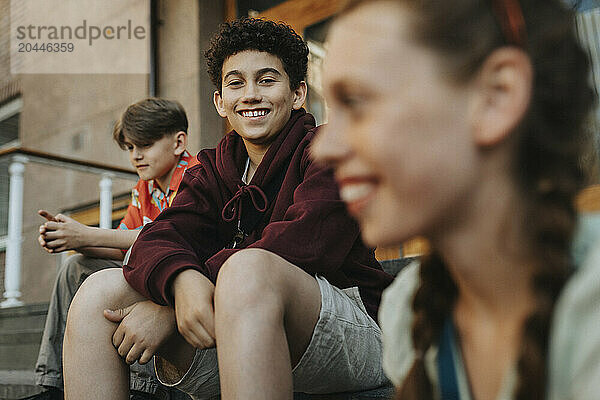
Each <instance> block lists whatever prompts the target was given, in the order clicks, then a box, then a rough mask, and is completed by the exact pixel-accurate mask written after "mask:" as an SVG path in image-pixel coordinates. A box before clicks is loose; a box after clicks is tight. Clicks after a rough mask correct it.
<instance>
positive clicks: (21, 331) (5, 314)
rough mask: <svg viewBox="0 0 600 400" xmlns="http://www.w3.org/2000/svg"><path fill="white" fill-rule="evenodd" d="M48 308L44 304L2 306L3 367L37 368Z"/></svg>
mask: <svg viewBox="0 0 600 400" xmlns="http://www.w3.org/2000/svg"><path fill="white" fill-rule="evenodd" d="M47 308H48V304H47V303H41V304H30V305H26V306H21V307H14V308H4V309H0V370H4V371H9V370H17V371H23V370H26V371H32V370H34V367H35V362H36V360H37V354H38V351H39V347H40V341H41V339H42V332H43V330H44V323H45V321H46V310H47ZM1 382H2V381H0V383H1Z"/></svg>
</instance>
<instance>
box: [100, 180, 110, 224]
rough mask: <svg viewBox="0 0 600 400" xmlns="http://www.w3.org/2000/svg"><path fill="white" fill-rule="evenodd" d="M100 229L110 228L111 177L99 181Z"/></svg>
mask: <svg viewBox="0 0 600 400" xmlns="http://www.w3.org/2000/svg"><path fill="white" fill-rule="evenodd" d="M100 228H104V229H110V228H112V175H111V174H102V179H100Z"/></svg>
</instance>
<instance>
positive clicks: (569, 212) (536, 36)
mask: <svg viewBox="0 0 600 400" xmlns="http://www.w3.org/2000/svg"><path fill="white" fill-rule="evenodd" d="M396 1H397V2H398V3H400V4H402V5H403V6H405V7H408V8H409V9H410V10H411V11H414V15H415V16H416V18H415V19H416V21H415V23H414V26H413V28H414V29H413V33H414V34H416V40H417V41H418V42H419V43H420V44H422V45H423V46H425V47H428V48H431V49H433V50H435V51H436V52H438V53H439V54H441V55H442V56H443V58H444V59H445V61H446V63H445V65H444V67H445V68H447V70H448V75H449V76H450V79H453V80H455V81H456V82H458V83H460V82H467V81H468V80H470V79H472V78H473V77H474V76H475V74H476V73H477V72H478V70H479V68H480V67H481V65H482V64H483V62H484V61H485V60H486V58H487V57H488V56H489V55H490V54H491V53H492V52H493V51H494V50H495V49H497V48H500V47H502V46H506V45H515V43H513V42H512V40H511V39H509V38H507V34H506V26H505V24H506V21H505V20H504V16H503V15H500V16H499V15H498V12H497V8H498V7H494V5H496V6H497V5H498V4H497V3H499V2H498V1H482V0H453V1H445V0H396ZM504 1H505V2H507V0H504ZM359 3H361V2H360V1H358V2H356V1H355V2H352V4H351V5H350V7H349V8H350V9H353V8H355V7H356V6H357V5H358V4H359ZM513 4H514V3H513ZM520 7H521V9H522V16H521V17H522V21H521V22H523V25H522V26H521V27H520V28H521V29H523V30H524V31H523V32H521V34H522V35H523V37H522V38H521V39H523V40H522V42H520V43H518V45H519V46H520V47H521V48H522V49H523V51H524V52H525V53H526V54H527V55H528V56H529V58H530V61H531V64H532V68H533V74H534V81H533V86H532V95H531V102H530V104H529V108H528V110H527V112H526V114H525V115H524V117H523V119H522V120H521V121H520V123H519V124H518V126H517V127H516V128H515V132H514V135H515V136H516V140H517V143H516V152H515V156H514V158H513V161H514V162H513V163H512V171H511V172H512V174H513V177H514V181H515V182H516V185H517V189H518V190H519V191H520V193H521V194H522V198H524V199H525V204H524V215H525V221H524V224H523V226H524V227H525V229H527V231H526V232H525V234H526V237H527V238H528V243H527V244H528V245H529V247H530V248H531V249H532V251H533V254H534V256H535V265H534V275H533V277H532V281H531V289H532V293H533V294H534V301H535V304H534V308H533V311H532V312H531V313H530V314H529V315H528V317H527V318H526V320H525V322H524V326H523V328H522V334H521V342H520V348H519V355H518V365H517V370H518V383H517V387H516V393H515V398H516V399H537V398H543V397H544V396H545V388H546V379H547V377H546V370H547V353H548V336H549V330H550V323H551V317H552V312H553V309H554V304H555V302H556V299H557V298H558V296H559V294H560V292H561V290H562V288H563V286H564V284H565V282H566V280H567V279H568V277H569V275H570V273H571V271H572V269H573V268H572V265H571V260H570V252H569V250H570V244H571V240H572V236H573V231H574V228H575V224H576V210H575V206H574V197H575V195H576V194H577V193H578V191H579V190H581V189H582V188H583V186H584V184H585V176H584V175H585V174H584V172H583V169H582V166H581V164H580V159H581V156H582V154H584V153H585V148H586V146H587V144H588V143H589V141H588V140H587V139H588V136H587V135H586V132H585V129H584V125H585V120H586V117H587V116H588V115H589V111H590V110H591V108H592V106H593V103H594V97H595V96H594V92H593V90H592V89H591V87H590V84H589V80H588V76H589V75H588V73H589V65H588V60H587V57H586V54H585V53H584V51H583V50H582V49H581V47H580V46H579V44H578V42H577V39H576V37H575V27H574V16H573V13H572V12H570V11H568V10H566V9H565V8H564V6H563V5H562V3H561V2H560V1H559V0H521V1H520ZM457 295H458V289H457V286H456V284H455V283H454V282H453V279H452V277H451V275H450V274H449V272H448V269H447V267H446V265H445V263H444V261H443V259H442V258H441V257H440V256H439V255H438V254H436V253H435V250H434V252H433V253H432V254H431V255H430V256H428V257H426V258H425V259H424V260H423V262H422V264H421V268H420V286H419V287H418V289H417V291H416V294H415V297H414V299H413V303H412V307H413V312H414V320H413V327H412V340H413V346H414V349H415V354H416V358H415V361H414V363H413V365H412V367H411V369H410V371H409V373H408V376H407V377H406V378H405V380H404V383H403V384H402V386H401V387H400V388H398V392H397V397H398V398H399V399H426V398H432V397H433V389H432V386H431V382H430V381H429V378H428V376H427V374H426V371H425V364H424V355H425V353H426V351H427V350H428V349H429V348H430V347H431V346H432V345H434V344H436V343H438V341H439V338H440V335H441V331H442V328H443V324H444V321H445V319H446V318H447V317H448V316H449V315H450V314H451V312H452V310H453V308H454V305H455V302H456V299H457Z"/></svg>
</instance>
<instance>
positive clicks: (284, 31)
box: [204, 18, 308, 91]
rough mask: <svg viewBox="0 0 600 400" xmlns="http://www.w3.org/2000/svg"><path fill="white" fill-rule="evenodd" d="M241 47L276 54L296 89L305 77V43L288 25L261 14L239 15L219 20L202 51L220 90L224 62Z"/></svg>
mask: <svg viewBox="0 0 600 400" xmlns="http://www.w3.org/2000/svg"><path fill="white" fill-rule="evenodd" d="M244 50H258V51H264V52H267V53H270V54H273V55H276V56H277V57H279V59H280V60H281V62H282V64H283V68H284V69H285V72H286V73H287V74H288V77H289V78H290V88H291V89H292V90H295V89H297V88H298V85H300V82H301V81H303V80H305V78H306V71H307V68H308V46H307V45H306V42H304V40H302V38H301V37H300V35H298V34H297V33H296V32H295V31H294V30H293V29H292V28H291V27H290V26H289V25H286V24H283V23H277V22H273V21H268V20H264V19H260V18H242V19H238V20H235V21H233V22H225V23H223V24H221V26H220V27H219V30H218V31H217V33H215V35H214V36H213V37H212V39H211V41H210V47H209V48H208V50H206V52H205V53H204V56H205V57H206V67H207V72H208V75H210V80H211V81H212V83H213V84H214V85H215V86H216V88H217V89H218V90H219V91H220V90H221V79H222V76H221V75H222V71H223V62H225V60H226V59H227V57H229V56H232V55H234V54H237V53H239V52H240V51H244Z"/></svg>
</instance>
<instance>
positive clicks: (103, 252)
mask: <svg viewBox="0 0 600 400" xmlns="http://www.w3.org/2000/svg"><path fill="white" fill-rule="evenodd" d="M187 129H188V121H187V116H186V114H185V110H184V109H183V107H182V106H181V105H180V104H179V103H178V102H176V101H169V100H164V99H158V98H150V99H145V100H142V101H140V102H138V103H135V104H132V105H130V106H129V107H128V108H127V110H126V111H125V112H124V113H123V115H122V116H121V118H120V119H119V121H117V123H116V124H115V128H114V130H113V138H114V139H115V141H116V142H117V143H118V144H119V146H120V147H121V148H122V149H123V150H128V152H129V160H130V162H131V165H132V166H133V167H134V168H135V169H136V171H137V173H138V175H139V177H140V180H139V181H138V182H137V184H136V186H135V187H134V188H133V190H132V198H131V203H130V204H129V206H128V208H127V213H126V215H125V217H124V218H123V219H122V220H121V222H120V224H119V227H118V229H102V228H95V227H90V226H86V225H83V224H81V223H79V222H77V221H75V220H74V219H72V218H69V217H67V216H64V215H61V214H58V215H56V216H53V215H51V214H50V213H48V212H47V211H45V210H40V211H39V214H40V215H41V216H42V217H44V218H46V219H47V220H48V222H46V223H45V224H43V225H42V226H40V236H39V238H38V241H39V243H40V245H41V246H42V247H43V248H44V249H45V250H46V251H48V252H49V253H60V252H63V251H67V250H75V251H77V252H78V253H79V254H75V255H73V256H71V257H69V258H67V260H66V262H65V263H64V265H63V266H62V268H61V269H60V271H59V273H58V276H57V280H56V282H55V285H54V289H53V293H52V298H51V300H50V306H49V310H48V317H47V319H46V326H45V328H44V335H43V337H42V343H41V347H40V352H39V355H38V361H37V364H36V383H37V384H38V385H40V386H44V387H46V388H47V389H48V391H46V392H44V393H42V394H41V396H45V397H43V398H62V393H61V392H62V388H63V378H62V361H61V358H62V339H63V336H64V330H65V324H66V317H67V311H68V308H69V305H70V304H71V300H72V299H73V297H74V295H75V292H76V291H77V290H78V288H79V286H80V285H81V284H82V283H83V281H84V280H85V279H86V278H87V277H88V276H89V275H91V274H92V273H94V272H96V271H99V270H101V269H105V268H109V267H120V266H121V261H122V260H123V257H124V254H125V251H126V250H127V249H128V248H129V247H131V245H132V244H133V242H134V241H135V239H136V237H137V235H138V233H139V231H140V230H141V228H142V227H143V226H144V225H145V224H147V223H148V222H151V221H153V220H154V219H155V218H156V217H157V216H158V215H159V214H160V212H161V211H163V210H164V209H165V208H168V207H169V206H170V205H171V202H172V201H173V199H174V198H175V194H176V193H177V189H178V188H179V183H180V182H181V180H182V178H183V174H184V172H185V171H186V170H187V168H188V167H191V166H193V165H195V164H197V163H198V162H197V160H196V158H195V157H192V156H190V154H189V153H188V152H187V151H186V149H185V148H186V144H187ZM131 388H132V389H133V390H134V391H139V392H145V393H151V394H155V395H157V398H159V397H158V395H159V393H157V391H165V389H164V388H161V387H160V385H159V384H158V382H157V381H156V380H155V378H154V377H153V371H152V370H151V369H150V368H148V367H147V366H140V365H135V366H133V367H132V373H131ZM138 396H141V394H140V395H138ZM162 397H163V398H164V396H162ZM140 398H141V397H140ZM144 398H148V397H144Z"/></svg>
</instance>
